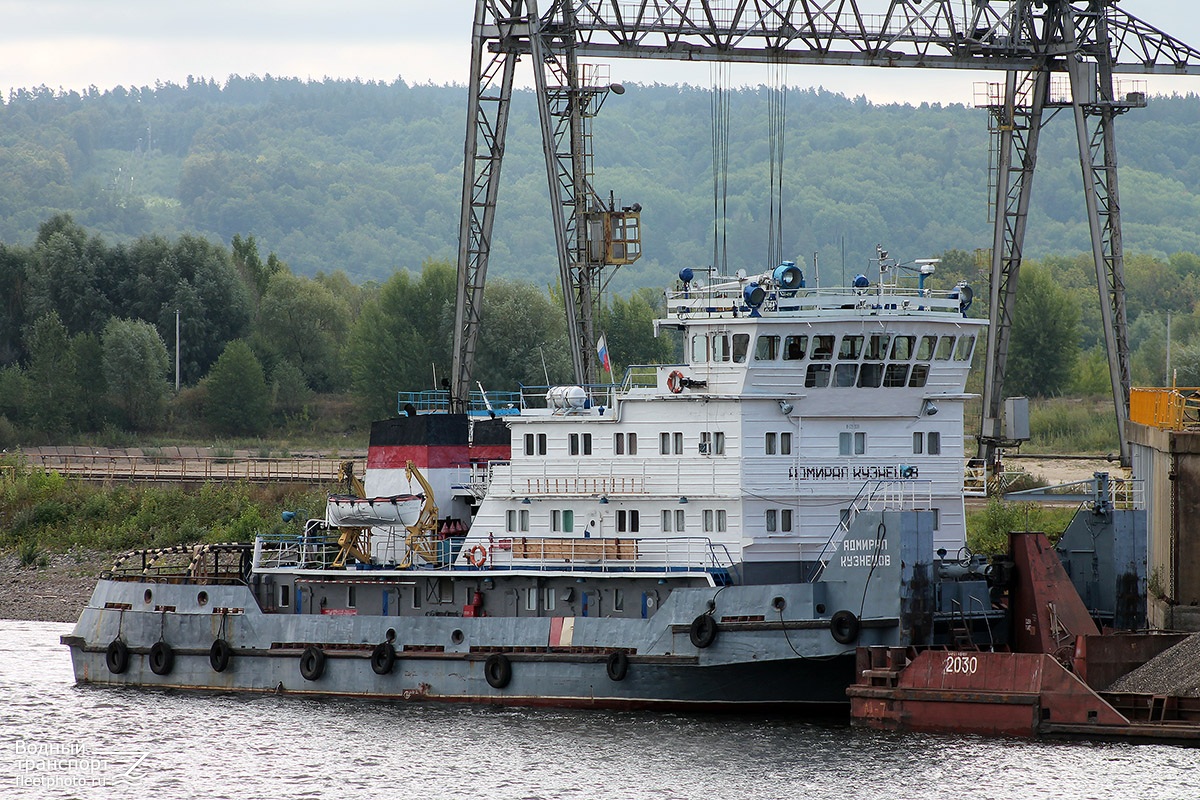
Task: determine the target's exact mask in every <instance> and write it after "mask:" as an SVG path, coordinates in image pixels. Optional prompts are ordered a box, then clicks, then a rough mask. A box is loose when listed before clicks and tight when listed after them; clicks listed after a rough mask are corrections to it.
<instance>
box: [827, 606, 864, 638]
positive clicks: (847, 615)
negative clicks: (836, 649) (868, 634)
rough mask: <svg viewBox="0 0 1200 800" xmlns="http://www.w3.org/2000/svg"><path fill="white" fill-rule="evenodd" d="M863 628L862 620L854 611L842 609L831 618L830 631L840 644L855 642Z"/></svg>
mask: <svg viewBox="0 0 1200 800" xmlns="http://www.w3.org/2000/svg"><path fill="white" fill-rule="evenodd" d="M861 629H862V620H860V619H859V618H858V617H857V616H856V615H855V613H854V612H853V611H847V610H845V609H842V610H841V611H837V612H834V615H833V616H832V617H830V618H829V633H830V634H831V635H832V636H833V640H834V641H835V642H837V643H838V644H854V642H856V641H858V632H859V631H860V630H861Z"/></svg>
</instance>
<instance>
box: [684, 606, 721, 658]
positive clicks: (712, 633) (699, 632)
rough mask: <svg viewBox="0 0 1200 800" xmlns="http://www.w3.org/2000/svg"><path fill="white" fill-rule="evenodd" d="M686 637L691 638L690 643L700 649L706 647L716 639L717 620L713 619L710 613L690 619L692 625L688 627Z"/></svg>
mask: <svg viewBox="0 0 1200 800" xmlns="http://www.w3.org/2000/svg"><path fill="white" fill-rule="evenodd" d="M688 638H689V639H691V640H692V644H693V645H694V646H696V647H699V648H700V649H702V650H703V649H704V648H705V647H708V646H709V645H711V644H712V643H713V642H715V641H716V640H717V621H716V620H715V619H713V616H712V614H701V615H700V616H698V617H696V618H695V619H694V620H692V626H691V628H689V629H688Z"/></svg>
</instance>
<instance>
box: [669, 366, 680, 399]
mask: <svg viewBox="0 0 1200 800" xmlns="http://www.w3.org/2000/svg"><path fill="white" fill-rule="evenodd" d="M667 388H668V389H670V390H671V394H679V393H680V392H682V391H683V373H682V372H680V371H679V370H675V371H674V372H672V373H671V374H670V375H668V376H667Z"/></svg>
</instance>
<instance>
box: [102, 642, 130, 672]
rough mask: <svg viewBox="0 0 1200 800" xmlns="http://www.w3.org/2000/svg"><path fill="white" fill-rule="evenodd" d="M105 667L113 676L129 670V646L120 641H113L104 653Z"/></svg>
mask: <svg viewBox="0 0 1200 800" xmlns="http://www.w3.org/2000/svg"><path fill="white" fill-rule="evenodd" d="M104 665H105V666H106V667H108V671H109V672H111V673H112V674H113V675H120V674H121V673H122V672H124V671H125V670H127V669H129V646H128V645H126V644H125V643H124V642H122V641H121V640H120V639H113V640H112V641H111V642H109V643H108V648H107V649H106V650H105V651H104Z"/></svg>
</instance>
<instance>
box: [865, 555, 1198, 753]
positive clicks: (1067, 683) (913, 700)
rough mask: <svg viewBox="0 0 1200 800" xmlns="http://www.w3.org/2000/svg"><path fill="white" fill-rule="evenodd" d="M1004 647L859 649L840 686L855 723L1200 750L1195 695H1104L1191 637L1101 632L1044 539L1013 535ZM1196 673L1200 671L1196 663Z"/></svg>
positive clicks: (964, 644) (967, 643)
mask: <svg viewBox="0 0 1200 800" xmlns="http://www.w3.org/2000/svg"><path fill="white" fill-rule="evenodd" d="M1010 553H1011V559H1012V560H1011V563H1010V565H1009V567H1010V569H1011V573H1012V578H1011V580H1010V581H1009V582H1008V583H1009V587H1008V591H1007V596H1005V597H1002V598H1000V599H999V602H1006V603H1007V606H1008V610H1009V619H1010V624H1011V630H1010V634H1011V635H1010V639H1009V642H1010V644H1009V645H1006V646H1002V647H1005V648H1007V649H1001V648H1000V647H998V648H996V649H994V650H985V649H980V648H979V646H978V645H976V644H974V643H972V641H971V637H969V636H963V637H961V642H960V643H959V644H956V646H954V647H951V648H940V649H932V648H931V649H915V648H911V647H910V648H904V647H890V648H889V647H862V648H859V649H858V651H857V667H856V674H857V676H858V678H857V681H856V683H854V684H853V685H852V686H850V687H849V689H847V694H848V695H849V697H850V707H851V715H852V718H853V720H854V722H855V723H856V724H861V725H865V726H869V727H873V728H879V729H886V730H908V731H929V732H941V733H974V734H980V735H990V736H1020V737H1059V738H1063V737H1065V738H1084V739H1105V740H1110V739H1118V740H1129V741H1139V742H1170V743H1175V744H1184V745H1191V746H1200V697H1192V696H1184V695H1178V694H1158V693H1142V692H1119V691H1109V690H1107V687H1109V686H1112V685H1113V684H1114V682H1116V681H1117V680H1118V679H1119V678H1121V677H1122V676H1124V675H1126V674H1128V673H1129V672H1131V671H1133V670H1134V669H1136V668H1138V667H1140V666H1142V665H1143V664H1145V663H1147V662H1148V661H1150V660H1151V659H1153V658H1154V657H1156V656H1158V655H1159V654H1162V653H1165V652H1166V651H1168V650H1169V649H1171V648H1173V647H1176V646H1179V645H1181V644H1183V643H1184V642H1185V640H1188V639H1189V638H1190V637H1189V636H1188V635H1187V634H1170V633H1106V634H1102V633H1101V632H1100V631H1099V629H1098V628H1097V626H1096V623H1095V622H1094V621H1093V620H1092V618H1091V616H1090V615H1089V612H1088V609H1087V608H1086V606H1085V605H1084V603H1083V601H1082V600H1081V599H1080V597H1079V595H1078V593H1077V592H1076V590H1075V588H1074V586H1073V585H1072V583H1071V581H1070V579H1069V578H1068V576H1067V574H1066V572H1065V570H1064V569H1063V567H1062V564H1061V563H1060V562H1059V559H1058V556H1057V554H1056V553H1055V551H1054V549H1053V547H1052V546H1051V545H1050V543H1049V541H1048V540H1047V539H1046V537H1045V536H1044V535H1043V534H1040V533H1014V534H1012V535H1011V536H1010ZM1198 668H1200V667H1198Z"/></svg>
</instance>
